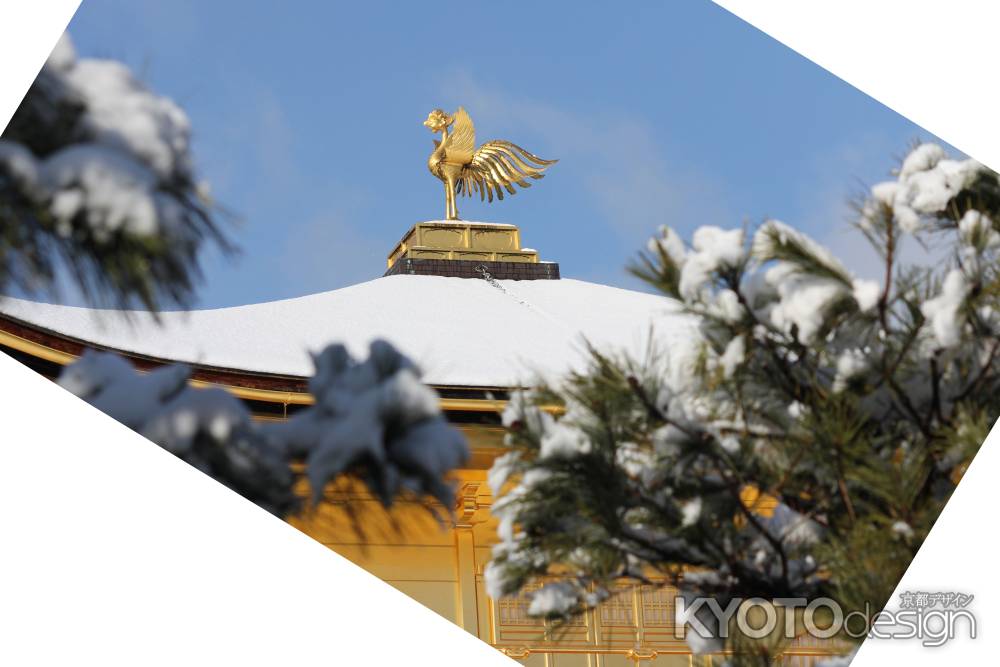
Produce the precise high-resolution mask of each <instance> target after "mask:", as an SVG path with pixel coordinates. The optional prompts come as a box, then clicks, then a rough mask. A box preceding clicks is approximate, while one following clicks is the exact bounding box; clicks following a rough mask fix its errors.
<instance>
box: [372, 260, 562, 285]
mask: <svg viewBox="0 0 1000 667" xmlns="http://www.w3.org/2000/svg"><path fill="white" fill-rule="evenodd" d="M478 267H485V268H486V271H488V272H489V274H490V276H492V277H493V278H495V279H497V280H559V264H557V263H556V262H539V263H537V264H536V263H529V262H487V261H479V260H466V259H413V258H403V259H399V260H397V261H396V263H395V264H393V265H392V267H391V268H390V269H389V270H388V271H386V272H385V275H386V276H399V275H410V276H445V277H447V278H479V279H480V280H482V279H483V273H482V270H477V268H478Z"/></svg>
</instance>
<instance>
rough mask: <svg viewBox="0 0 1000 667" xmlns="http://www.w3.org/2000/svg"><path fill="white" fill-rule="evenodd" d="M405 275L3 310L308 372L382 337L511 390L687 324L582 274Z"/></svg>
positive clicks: (473, 382)
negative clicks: (169, 300)
mask: <svg viewBox="0 0 1000 667" xmlns="http://www.w3.org/2000/svg"><path fill="white" fill-rule="evenodd" d="M498 284H499V285H500V286H501V287H502V289H499V288H497V287H495V286H493V285H491V284H490V283H488V282H487V281H485V280H474V279H463V278H445V277H439V276H415V275H396V276H389V277H385V278H378V279H376V280H371V281H368V282H364V283H360V284H357V285H351V286H350V287H345V288H342V289H337V290H333V291H330V292H323V293H320V294H312V295H309V296H304V297H299V298H295V299H286V300H282V301H272V302H268V303H258V304H252V305H248V306H238V307H233V308H220V309H214V310H195V311H189V312H180V311H178V312H166V313H162V314H161V322H160V323H157V322H156V321H154V320H153V318H152V317H150V316H149V314H147V313H132V314H131V316H130V317H129V318H126V317H124V316H123V315H122V313H120V312H118V311H113V310H96V309H90V308H77V307H70V306H58V305H51V304H43V303H35V302H31V301H24V300H21V299H14V298H0V313H4V314H6V315H8V316H10V317H13V318H16V319H18V320H21V321H23V322H26V323H28V324H31V325H34V326H37V327H41V328H45V329H48V330H49V331H53V332H56V333H59V334H62V335H64V336H68V337H72V338H76V339H79V340H82V341H85V342H88V343H92V344H95V345H99V346H104V347H110V348H114V349H118V350H121V351H124V352H131V353H134V354H140V355H144V356H150V357H155V358H160V359H170V360H175V361H182V362H186V363H193V364H201V365H206V366H214V367H219V368H228V369H240V370H246V371H255V372H265V373H275V374H280V375H293V376H308V375H311V374H312V370H313V368H312V360H311V358H310V356H309V351H314V352H317V351H319V350H321V349H322V348H323V347H324V346H326V345H327V344H328V343H332V342H342V343H344V344H345V345H347V347H348V349H349V350H350V351H351V352H352V353H353V354H355V355H357V356H359V357H364V356H366V355H367V347H368V343H369V342H370V341H371V340H373V339H375V338H384V339H386V340H389V341H390V342H392V343H393V344H395V345H396V346H397V347H398V348H399V349H400V350H401V351H403V352H404V353H406V354H408V355H409V356H410V357H411V358H413V359H414V360H416V361H417V362H418V363H419V364H420V365H421V367H422V368H423V369H424V372H425V375H424V380H425V381H426V382H428V383H430V384H436V385H459V386H478V387H508V386H521V385H525V384H529V383H530V382H531V380H532V379H533V378H535V377H537V376H538V374H542V375H544V376H552V375H555V374H562V373H564V372H566V371H568V370H570V369H573V368H581V367H582V363H583V362H584V360H585V359H586V353H585V349H584V344H583V343H584V339H586V340H587V341H589V342H591V343H592V344H594V345H595V346H597V348H598V349H602V350H605V351H609V352H610V351H622V352H629V353H632V354H634V355H641V354H643V353H644V352H645V350H646V346H647V344H648V342H649V337H650V332H651V331H653V332H655V333H654V336H655V339H656V342H657V344H658V345H661V346H662V345H667V344H669V343H671V342H672V341H675V340H677V339H678V338H679V337H680V336H681V335H682V330H683V329H684V328H685V326H684V323H683V321H682V319H681V318H680V316H679V315H678V314H677V311H676V306H675V304H674V303H673V302H672V301H671V300H669V299H667V298H665V297H662V296H656V295H652V294H645V293H642V292H634V291H629V290H624V289H619V288H616V287H608V286H606V285H598V284H594V283H588V282H583V281H580V280H571V279H562V280H530V281H528V280H526V281H509V280H504V281H498Z"/></svg>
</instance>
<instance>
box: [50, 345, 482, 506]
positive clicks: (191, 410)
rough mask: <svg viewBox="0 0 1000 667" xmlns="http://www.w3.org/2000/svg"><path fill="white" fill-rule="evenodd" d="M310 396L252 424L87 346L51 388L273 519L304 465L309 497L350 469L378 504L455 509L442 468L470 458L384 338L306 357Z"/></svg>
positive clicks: (218, 403) (239, 413)
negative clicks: (358, 355)
mask: <svg viewBox="0 0 1000 667" xmlns="http://www.w3.org/2000/svg"><path fill="white" fill-rule="evenodd" d="M315 362H316V374H315V375H314V376H313V377H312V378H311V379H310V381H309V390H310V392H311V393H312V394H313V396H314V397H315V399H316V403H315V404H314V405H312V406H310V407H308V408H306V409H304V410H302V411H300V412H298V413H296V414H295V415H293V416H292V417H291V418H290V419H289V420H288V421H287V422H283V423H274V424H269V423H263V424H258V423H255V422H253V421H252V419H251V416H250V413H249V411H248V410H247V409H246V407H245V406H244V405H243V403H242V402H240V401H239V400H237V399H236V398H234V397H233V396H232V395H231V394H229V393H228V392H226V391H224V390H222V389H219V388H207V389H196V388H192V387H191V386H189V384H188V380H189V378H190V374H191V373H190V369H189V368H187V367H186V366H182V365H174V366H164V367H160V368H157V369H155V370H153V371H151V372H149V373H140V372H137V371H136V370H135V369H133V368H132V366H131V365H130V364H129V363H128V362H127V361H125V360H124V359H123V358H121V357H119V356H118V355H116V354H113V353H109V352H87V353H85V354H84V355H83V356H82V357H81V358H80V359H79V360H78V361H76V362H75V363H73V364H71V365H70V366H67V367H66V369H64V371H63V373H62V375H61V376H60V378H59V384H60V385H61V386H62V387H63V388H65V389H67V390H68V391H70V392H71V393H73V394H75V395H76V396H79V397H80V398H82V399H84V400H86V401H87V402H88V403H90V404H91V405H93V406H94V407H96V408H98V409H99V410H101V411H102V412H105V413H107V414H108V415H109V416H111V417H112V418H114V419H117V420H118V421H120V422H122V423H123V424H125V425H126V426H128V427H129V428H132V429H133V430H135V431H137V432H139V433H140V434H142V435H144V436H145V437H147V438H149V439H150V440H152V441H153V442H155V443H157V444H158V445H160V446H161V447H163V448H164V449H166V450H167V451H169V452H171V453H173V454H175V455H176V456H178V457H180V458H182V459H184V460H185V461H187V462H188V463H190V464H192V465H193V466H195V467H196V468H198V469H199V470H201V471H203V472H205V473H206V474H208V475H210V476H212V477H214V478H215V479H217V480H218V481H220V482H222V483H223V484H225V485H227V486H229V487H230V488H232V489H233V490H234V491H237V492H238V493H240V494H242V495H244V496H245V497H247V498H248V499H250V500H251V501H253V502H255V503H257V504H259V505H260V506H262V507H264V508H265V509H267V510H268V511H271V512H273V513H275V514H278V515H279V516H285V515H287V514H289V513H291V512H294V511H295V510H296V508H297V507H298V505H299V503H300V499H299V498H297V496H296V495H295V493H293V488H292V487H293V483H294V481H295V476H294V475H293V473H292V467H291V464H292V463H293V462H295V461H304V463H305V472H306V476H307V478H308V479H309V482H310V484H311V487H312V489H313V501H314V502H319V501H320V500H321V499H322V495H323V489H324V488H325V487H326V485H327V483H328V482H330V481H331V480H333V479H334V478H336V477H337V476H339V475H341V474H345V473H349V472H350V473H357V474H359V475H360V476H361V477H362V479H364V480H365V481H366V482H367V484H368V485H369V487H370V488H371V489H372V490H373V491H374V492H375V493H377V494H378V496H379V497H380V499H381V500H382V502H383V503H384V504H385V505H390V504H391V503H392V501H393V500H394V498H396V497H397V496H399V495H400V494H403V493H410V494H413V495H415V496H424V495H427V496H431V497H433V498H435V499H436V500H438V501H439V502H441V503H442V504H443V505H444V506H445V507H447V508H449V509H450V508H451V507H452V500H453V498H452V494H453V491H452V488H451V486H450V484H449V482H448V481H447V479H446V477H447V474H448V473H449V472H450V471H451V470H453V469H455V468H457V467H458V466H460V465H461V464H462V463H463V462H464V461H465V459H466V458H467V456H468V448H467V445H466V443H465V440H464V438H463V437H462V436H461V434H460V433H459V432H458V431H457V430H456V429H455V428H453V427H452V426H450V425H449V424H448V423H447V421H446V420H445V419H444V417H443V415H442V413H441V411H440V408H439V406H438V399H437V394H436V393H435V392H434V390H432V389H430V388H429V387H427V386H426V385H424V384H422V383H421V382H420V379H419V378H420V373H419V370H418V369H417V367H416V366H415V365H414V364H413V363H412V362H411V361H410V360H409V359H407V358H406V357H405V356H403V355H402V354H400V353H399V352H398V351H397V350H396V349H395V348H394V347H392V345H390V344H389V343H386V342H384V341H375V342H373V343H372V345H371V349H370V353H369V357H368V358H367V359H366V360H364V361H362V362H358V361H357V360H355V359H353V358H352V357H351V356H350V355H349V354H348V353H347V351H346V349H345V348H344V347H343V346H342V345H330V346H329V347H327V348H326V349H325V350H323V352H321V353H320V354H319V355H317V356H315Z"/></svg>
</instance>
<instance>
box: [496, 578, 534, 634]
mask: <svg viewBox="0 0 1000 667" xmlns="http://www.w3.org/2000/svg"><path fill="white" fill-rule="evenodd" d="M539 588H541V586H539V585H535V584H533V585H530V586H525V588H524V591H523V592H522V593H521V595H518V596H517V597H506V598H500V599H499V600H497V601H496V605H497V619H498V620H499V622H500V625H502V626H504V625H524V626H532V627H542V626H543V625H545V621H543V620H542V619H540V618H532V617H530V616H528V607H529V606H530V605H531V595H530V593H532V592H534V591H537V590H538V589H539Z"/></svg>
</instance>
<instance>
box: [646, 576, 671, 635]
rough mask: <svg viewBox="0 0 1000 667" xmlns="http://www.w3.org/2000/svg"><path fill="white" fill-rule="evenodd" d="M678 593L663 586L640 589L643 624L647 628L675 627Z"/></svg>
mask: <svg viewBox="0 0 1000 667" xmlns="http://www.w3.org/2000/svg"><path fill="white" fill-rule="evenodd" d="M675 595H677V591H676V590H675V589H673V588H666V587H663V586H643V587H642V588H640V589H639V604H640V605H641V606H642V623H643V625H644V626H645V627H647V628H649V627H656V628H672V627H674V624H675V621H674V618H675V616H674V614H675V612H674V596H675Z"/></svg>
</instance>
